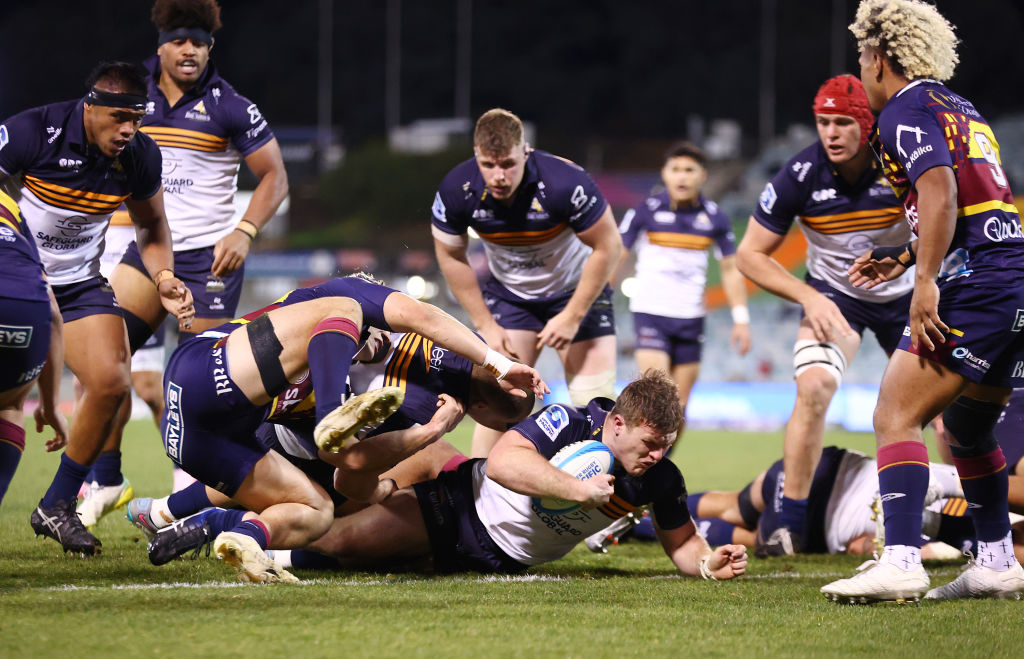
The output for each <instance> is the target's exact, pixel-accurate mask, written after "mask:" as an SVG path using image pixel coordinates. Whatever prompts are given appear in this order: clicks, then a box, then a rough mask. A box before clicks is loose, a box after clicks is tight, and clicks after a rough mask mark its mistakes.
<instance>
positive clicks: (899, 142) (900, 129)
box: [896, 124, 930, 168]
mask: <svg viewBox="0 0 1024 659" xmlns="http://www.w3.org/2000/svg"><path fill="white" fill-rule="evenodd" d="M903 133H910V134H912V135H914V136H915V137H916V138H917V142H916V144H920V143H921V137H922V136H924V135H927V134H928V133H926V132H925V131H923V130H921V127H920V126H907V125H905V124H900V125H898V126H896V153H898V154H900V155H901V156H903V158H904V159H905V160H907V159H910V155H909V154H908V153H907V150H906V149H904V148H903ZM911 148H913V147H911ZM929 150H930V149H929ZM907 167H908V168H909V167H910V164H909V163H908V164H907Z"/></svg>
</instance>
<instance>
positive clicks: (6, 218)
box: [0, 190, 21, 233]
mask: <svg viewBox="0 0 1024 659" xmlns="http://www.w3.org/2000/svg"><path fill="white" fill-rule="evenodd" d="M20 218H21V212H20V211H19V210H18V204H17V202H15V201H14V200H13V199H11V198H10V197H9V196H7V195H6V194H5V193H4V191H3V190H0V223H3V224H6V225H7V226H9V227H11V228H12V229H14V233H21V227H20V226H19V225H20Z"/></svg>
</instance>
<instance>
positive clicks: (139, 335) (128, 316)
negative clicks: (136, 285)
mask: <svg viewBox="0 0 1024 659" xmlns="http://www.w3.org/2000/svg"><path fill="white" fill-rule="evenodd" d="M121 317H122V318H124V324H125V326H126V327H127V328H128V346H129V348H131V354H133V355H134V354H135V351H136V350H138V349H139V348H141V347H142V345H143V344H144V343H145V342H146V341H148V340H149V337H151V336H153V330H152V328H151V327H150V326H149V325H147V324H146V321H144V320H142V319H141V318H139V317H138V316H136V315H135V314H133V313H132V312H131V311H128V310H127V309H123V308H122V309H121Z"/></svg>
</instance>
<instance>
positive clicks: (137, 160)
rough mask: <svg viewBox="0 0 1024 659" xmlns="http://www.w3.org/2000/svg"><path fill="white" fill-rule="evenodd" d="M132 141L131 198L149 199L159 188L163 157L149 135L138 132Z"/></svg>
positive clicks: (130, 166)
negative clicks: (133, 146)
mask: <svg viewBox="0 0 1024 659" xmlns="http://www.w3.org/2000/svg"><path fill="white" fill-rule="evenodd" d="M133 141H134V142H135V148H134V149H133V151H132V161H131V163H130V165H129V168H130V170H131V171H130V176H131V178H130V183H131V190H132V199H138V200H143V199H149V198H151V197H152V196H153V195H155V194H156V192H157V190H159V189H160V185H161V179H160V172H161V169H162V168H163V157H162V156H161V155H160V147H158V146H157V145H156V142H154V141H153V138H151V137H150V136H149V135H146V134H145V133H143V132H138V133H136V134H135V137H134V138H133Z"/></svg>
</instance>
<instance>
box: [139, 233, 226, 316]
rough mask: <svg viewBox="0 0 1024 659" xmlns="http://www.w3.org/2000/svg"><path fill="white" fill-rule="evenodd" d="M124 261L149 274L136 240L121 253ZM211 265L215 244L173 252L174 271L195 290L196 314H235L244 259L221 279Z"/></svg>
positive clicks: (190, 288)
mask: <svg viewBox="0 0 1024 659" xmlns="http://www.w3.org/2000/svg"><path fill="white" fill-rule="evenodd" d="M121 263H124V264H125V265H130V266H131V267H133V268H135V269H136V270H138V271H139V272H141V273H142V274H144V275H146V276H147V277H149V271H147V270H146V266H144V265H143V264H142V257H141V256H139V246H138V245H136V244H135V241H134V240H133V241H132V242H131V244H130V245H128V249H126V250H125V252H124V256H122V257H121ZM212 267H213V246H212V245H211V246H210V247H199V248H197V249H186V250H182V251H180V252H175V253H174V275H175V276H176V277H177V278H178V279H180V280H181V281H182V282H183V283H184V284H185V285H186V286H188V289H189V290H190V291H192V298H193V299H194V300H195V305H196V318H234V317H235V311H237V310H238V300H239V298H241V296H242V280H243V279H245V263H242V266H241V267H240V268H238V270H235V271H234V272H232V273H231V274H230V275H227V276H225V277H222V278H219V279H218V278H217V277H214V276H213V274H211V273H210V268H212Z"/></svg>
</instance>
